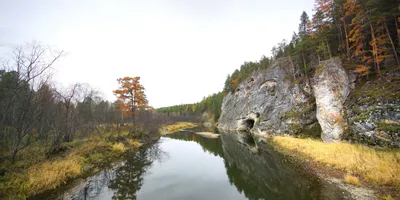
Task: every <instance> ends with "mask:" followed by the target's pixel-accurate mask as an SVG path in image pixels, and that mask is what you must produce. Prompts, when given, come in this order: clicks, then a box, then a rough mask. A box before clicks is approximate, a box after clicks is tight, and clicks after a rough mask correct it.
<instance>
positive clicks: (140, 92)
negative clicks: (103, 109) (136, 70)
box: [113, 76, 151, 120]
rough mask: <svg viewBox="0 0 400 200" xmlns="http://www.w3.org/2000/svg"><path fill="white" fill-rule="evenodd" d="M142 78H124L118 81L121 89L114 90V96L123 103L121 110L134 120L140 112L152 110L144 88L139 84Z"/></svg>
mask: <svg viewBox="0 0 400 200" xmlns="http://www.w3.org/2000/svg"><path fill="white" fill-rule="evenodd" d="M139 80H140V77H138V76H136V77H128V76H126V77H123V78H119V79H117V81H118V83H119V85H120V87H119V88H118V89H117V90H114V91H113V93H114V95H115V96H116V97H117V98H118V100H120V101H121V103H120V104H119V109H120V110H121V111H122V112H123V113H124V115H126V116H132V120H134V119H135V116H137V115H138V111H139V110H144V109H151V107H150V106H148V101H147V98H146V94H145V93H144V90H145V89H144V87H143V86H142V85H141V84H140V82H139Z"/></svg>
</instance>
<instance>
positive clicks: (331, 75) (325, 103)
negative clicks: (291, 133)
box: [313, 58, 350, 142]
mask: <svg viewBox="0 0 400 200" xmlns="http://www.w3.org/2000/svg"><path fill="white" fill-rule="evenodd" d="M313 89H314V96H315V101H316V105H317V119H318V122H319V124H320V125H321V129H322V133H321V138H322V140H323V141H325V142H334V141H339V140H340V139H341V136H342V135H343V134H344V133H345V131H346V128H347V119H346V118H345V109H344V103H345V101H346V99H347V97H348V96H349V93H350V81H349V76H348V74H347V73H346V71H345V69H344V68H343V66H342V62H341V60H340V59H339V58H332V59H329V60H326V61H323V62H321V63H320V65H319V66H318V67H317V68H316V70H315V75H314V81H313Z"/></svg>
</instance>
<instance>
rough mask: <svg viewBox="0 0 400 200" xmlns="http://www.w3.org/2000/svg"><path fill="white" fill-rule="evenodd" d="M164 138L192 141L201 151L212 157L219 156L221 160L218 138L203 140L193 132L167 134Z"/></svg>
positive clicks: (219, 140) (203, 138)
mask: <svg viewBox="0 0 400 200" xmlns="http://www.w3.org/2000/svg"><path fill="white" fill-rule="evenodd" d="M166 137H169V138H173V139H177V140H184V141H194V142H196V143H198V144H200V145H201V147H202V148H203V151H205V152H210V153H211V154H213V155H214V156H219V157H221V158H223V154H224V152H223V150H222V143H221V139H220V138H205V137H202V136H199V135H197V134H196V133H194V132H189V131H181V132H176V133H173V134H168V135H167V136H166Z"/></svg>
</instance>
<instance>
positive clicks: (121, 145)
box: [112, 142, 125, 153]
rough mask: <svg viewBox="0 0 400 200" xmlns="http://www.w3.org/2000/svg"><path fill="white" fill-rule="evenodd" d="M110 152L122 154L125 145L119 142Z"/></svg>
mask: <svg viewBox="0 0 400 200" xmlns="http://www.w3.org/2000/svg"><path fill="white" fill-rule="evenodd" d="M112 151H113V152H121V153H122V152H124V151H125V145H124V144H123V143H121V142H119V143H116V144H114V145H113V146H112Z"/></svg>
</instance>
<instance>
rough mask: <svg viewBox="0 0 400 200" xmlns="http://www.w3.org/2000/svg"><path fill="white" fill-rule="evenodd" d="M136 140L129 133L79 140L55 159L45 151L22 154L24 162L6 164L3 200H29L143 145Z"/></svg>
mask: <svg viewBox="0 0 400 200" xmlns="http://www.w3.org/2000/svg"><path fill="white" fill-rule="evenodd" d="M132 138H133V137H131V136H130V135H129V134H128V131H127V130H126V131H122V132H121V133H120V134H119V135H117V134H115V133H114V134H111V133H102V134H98V135H97V136H91V137H88V138H84V139H77V140H74V141H73V142H70V143H66V144H65V146H64V148H63V149H64V151H63V152H60V153H58V154H57V155H54V156H52V157H51V158H46V157H45V156H44V149H40V148H39V147H38V146H37V147H34V146H33V147H29V148H27V149H25V150H24V152H21V154H22V155H21V156H22V159H20V161H18V162H16V163H15V164H12V165H11V164H2V165H3V166H1V167H3V168H6V169H8V171H7V173H6V175H5V176H2V177H0V199H25V198H26V197H28V196H32V195H35V194H38V193H41V192H43V191H46V190H49V189H53V188H56V187H58V186H60V185H62V184H64V183H66V181H67V180H68V179H71V178H74V177H77V176H80V175H82V174H84V173H86V172H90V171H93V170H96V169H97V168H98V167H101V166H102V165H104V164H107V163H110V162H112V161H116V160H117V159H119V158H120V157H121V156H122V154H123V153H124V152H125V151H126V150H127V149H129V148H133V149H136V148H139V147H140V146H141V145H142V144H141V143H140V142H139V141H137V140H134V139H132Z"/></svg>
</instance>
